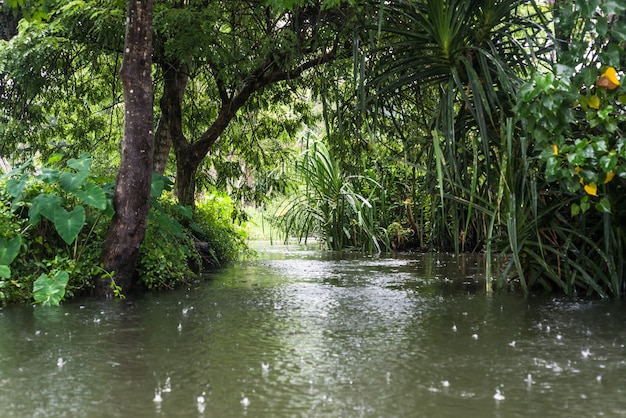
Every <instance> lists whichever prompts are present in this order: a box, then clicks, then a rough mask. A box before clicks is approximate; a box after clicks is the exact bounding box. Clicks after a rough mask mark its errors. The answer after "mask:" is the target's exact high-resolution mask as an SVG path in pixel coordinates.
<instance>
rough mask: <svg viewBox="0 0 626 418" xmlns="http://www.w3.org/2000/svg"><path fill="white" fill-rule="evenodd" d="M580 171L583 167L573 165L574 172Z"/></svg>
mask: <svg viewBox="0 0 626 418" xmlns="http://www.w3.org/2000/svg"><path fill="white" fill-rule="evenodd" d="M581 171H583V169H582V168H580V167H578V166H577V167H574V173H576V174H578V173H580V172H581Z"/></svg>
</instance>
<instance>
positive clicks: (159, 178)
mask: <svg viewBox="0 0 626 418" xmlns="http://www.w3.org/2000/svg"><path fill="white" fill-rule="evenodd" d="M172 184H174V183H173V182H172V180H170V179H169V178H167V177H165V176H164V175H163V174H159V173H152V183H151V184H150V197H152V198H154V199H157V198H159V197H160V196H161V193H163V190H167V191H170V190H172Z"/></svg>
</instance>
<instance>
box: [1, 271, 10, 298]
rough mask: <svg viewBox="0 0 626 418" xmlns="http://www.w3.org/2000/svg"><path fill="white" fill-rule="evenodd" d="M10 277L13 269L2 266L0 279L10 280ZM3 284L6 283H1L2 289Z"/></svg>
mask: <svg viewBox="0 0 626 418" xmlns="http://www.w3.org/2000/svg"><path fill="white" fill-rule="evenodd" d="M9 277H11V268H10V267H9V266H5V265H2V264H0V279H8V278H9ZM2 283H4V282H1V281H0V287H2V286H3V285H2ZM0 298H2V292H0Z"/></svg>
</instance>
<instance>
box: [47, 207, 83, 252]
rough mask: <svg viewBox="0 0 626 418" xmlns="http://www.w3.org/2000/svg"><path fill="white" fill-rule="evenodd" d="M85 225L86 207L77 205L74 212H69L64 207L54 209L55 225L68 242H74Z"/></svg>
mask: <svg viewBox="0 0 626 418" xmlns="http://www.w3.org/2000/svg"><path fill="white" fill-rule="evenodd" d="M83 225H85V208H84V207H82V206H76V207H75V208H74V210H73V211H72V212H68V211H66V210H65V209H63V208H62V207H58V208H57V209H56V210H55V211H54V227H55V228H56V230H57V232H58V233H59V235H60V236H61V238H63V241H65V242H66V243H68V244H71V243H72V242H74V240H75V239H76V237H77V236H78V233H79V232H80V230H81V229H82V227H83Z"/></svg>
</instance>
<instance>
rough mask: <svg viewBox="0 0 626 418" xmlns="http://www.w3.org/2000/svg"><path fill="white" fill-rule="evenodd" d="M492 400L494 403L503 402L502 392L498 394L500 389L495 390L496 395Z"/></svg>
mask: <svg viewBox="0 0 626 418" xmlns="http://www.w3.org/2000/svg"><path fill="white" fill-rule="evenodd" d="M493 399H495V400H496V401H503V400H504V395H503V394H502V392H500V389H498V388H496V394H495V395H493Z"/></svg>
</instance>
